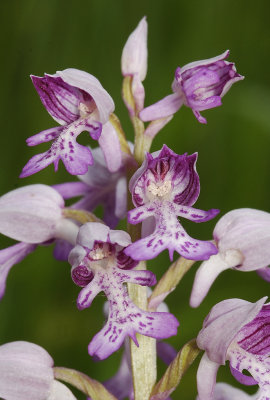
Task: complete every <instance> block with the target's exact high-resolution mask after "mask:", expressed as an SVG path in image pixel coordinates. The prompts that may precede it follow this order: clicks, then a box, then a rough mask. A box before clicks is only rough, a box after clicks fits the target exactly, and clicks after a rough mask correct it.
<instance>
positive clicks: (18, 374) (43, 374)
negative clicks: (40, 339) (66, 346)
mask: <svg viewBox="0 0 270 400" xmlns="http://www.w3.org/2000/svg"><path fill="white" fill-rule="evenodd" d="M0 397H3V398H4V399H5V400H30V399H33V400H76V399H75V397H74V396H73V394H72V393H71V391H70V390H69V389H68V388H67V387H66V386H65V385H63V384H62V383H60V382H58V381H56V380H54V377H53V359H52V358H51V356H50V355H49V354H48V353H47V351H46V350H44V349H43V348H42V347H40V346H37V345H36V344H33V343H28V342H11V343H6V344H4V345H2V346H0Z"/></svg>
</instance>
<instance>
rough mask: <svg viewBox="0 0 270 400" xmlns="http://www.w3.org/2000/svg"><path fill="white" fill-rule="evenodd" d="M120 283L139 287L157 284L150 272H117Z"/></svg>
mask: <svg viewBox="0 0 270 400" xmlns="http://www.w3.org/2000/svg"><path fill="white" fill-rule="evenodd" d="M119 274H120V276H121V279H122V282H129V283H135V284H136V285H141V286H154V285H155V284H156V283H157V279H156V277H155V275H154V274H153V272H151V271H141V270H129V271H127V270H125V271H121V272H120V271H119Z"/></svg>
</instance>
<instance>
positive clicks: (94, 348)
mask: <svg viewBox="0 0 270 400" xmlns="http://www.w3.org/2000/svg"><path fill="white" fill-rule="evenodd" d="M130 243H131V240H130V237H129V235H128V234H127V233H126V232H123V231H113V230H110V229H109V227H107V226H105V225H103V224H100V223H94V222H93V223H87V224H85V225H83V226H82V227H81V228H80V230H79V234H78V237H77V245H76V246H75V247H74V249H73V250H72V251H71V253H70V255H69V262H70V264H71V265H72V278H73V280H74V281H75V283H76V284H78V285H79V286H83V285H84V286H85V287H84V288H83V289H82V290H81V292H80V293H79V296H78V300H77V305H78V308H79V309H80V310H82V309H84V308H87V307H90V305H91V303H92V301H93V299H94V298H95V297H96V295H97V294H98V293H99V292H104V293H105V295H106V297H107V299H108V302H109V313H108V314H109V317H108V321H107V323H106V325H105V326H104V327H103V329H102V330H101V331H100V332H98V333H97V334H96V335H95V337H94V338H93V339H92V341H91V342H90V344H89V347H88V352H89V354H90V355H92V356H95V357H97V358H99V359H104V358H107V357H108V356H109V355H110V354H112V353H113V352H114V351H116V350H118V349H119V347H120V346H121V345H122V343H123V341H124V340H125V338H126V336H130V337H131V338H132V339H133V340H134V342H135V343H136V344H137V340H136V332H138V333H141V334H142V335H145V336H150V337H154V338H159V339H161V338H167V337H170V336H172V335H175V334H176V331H177V326H178V322H177V320H176V319H175V317H174V316H173V315H171V314H170V313H167V312H165V313H163V312H155V313H152V312H147V311H143V310H141V309H139V308H138V307H137V306H135V305H134V304H133V303H132V301H131V299H130V298H129V296H128V292H127V289H126V288H125V286H124V285H123V284H124V283H126V282H129V283H136V284H138V285H142V286H152V285H154V284H155V283H156V279H155V276H154V274H153V273H152V272H150V271H141V270H131V269H129V268H130V267H131V266H132V267H133V266H135V265H136V263H135V262H134V261H130V259H129V257H127V256H126V257H123V255H122V250H123V248H125V247H126V246H128V245H129V244H130ZM87 271H88V272H87Z"/></svg>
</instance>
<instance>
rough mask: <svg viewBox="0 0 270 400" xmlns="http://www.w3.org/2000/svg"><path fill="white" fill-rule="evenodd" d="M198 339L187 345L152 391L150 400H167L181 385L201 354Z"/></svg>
mask: <svg viewBox="0 0 270 400" xmlns="http://www.w3.org/2000/svg"><path fill="white" fill-rule="evenodd" d="M200 351H201V350H200V349H199V348H198V346H197V344H196V339H192V340H191V341H190V342H188V343H186V344H185V345H184V346H183V347H182V349H181V350H180V351H179V353H178V354H177V356H176V357H175V359H174V360H173V361H172V362H171V364H170V365H169V366H168V368H167V370H166V372H165V374H164V375H163V377H162V378H161V379H160V381H159V382H158V383H157V384H156V385H155V387H154V389H153V390H152V393H151V396H150V400H165V399H167V398H168V397H169V396H170V394H171V393H172V392H173V391H174V390H175V389H176V387H177V386H178V385H179V383H180V381H181V379H182V376H183V375H184V373H185V372H186V370H187V369H188V368H189V367H190V365H191V364H192V363H193V361H194V360H195V358H196V357H197V356H198V354H199V353H200Z"/></svg>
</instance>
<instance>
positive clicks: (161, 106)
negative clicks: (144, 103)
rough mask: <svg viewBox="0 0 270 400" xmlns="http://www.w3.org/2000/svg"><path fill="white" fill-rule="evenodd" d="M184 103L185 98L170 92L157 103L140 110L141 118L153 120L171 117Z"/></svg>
mask: <svg viewBox="0 0 270 400" xmlns="http://www.w3.org/2000/svg"><path fill="white" fill-rule="evenodd" d="M183 103H184V99H183V97H182V96H180V95H179V94H178V93H173V94H169V95H168V96H166V97H164V99H162V100H160V101H158V102H157V103H155V104H152V105H151V106H149V107H146V108H144V109H143V110H142V111H141V112H140V118H141V120H142V121H153V120H156V119H160V118H166V117H169V116H171V115H172V114H174V113H176V111H178V110H179V108H180V107H181V106H182V105H183Z"/></svg>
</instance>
